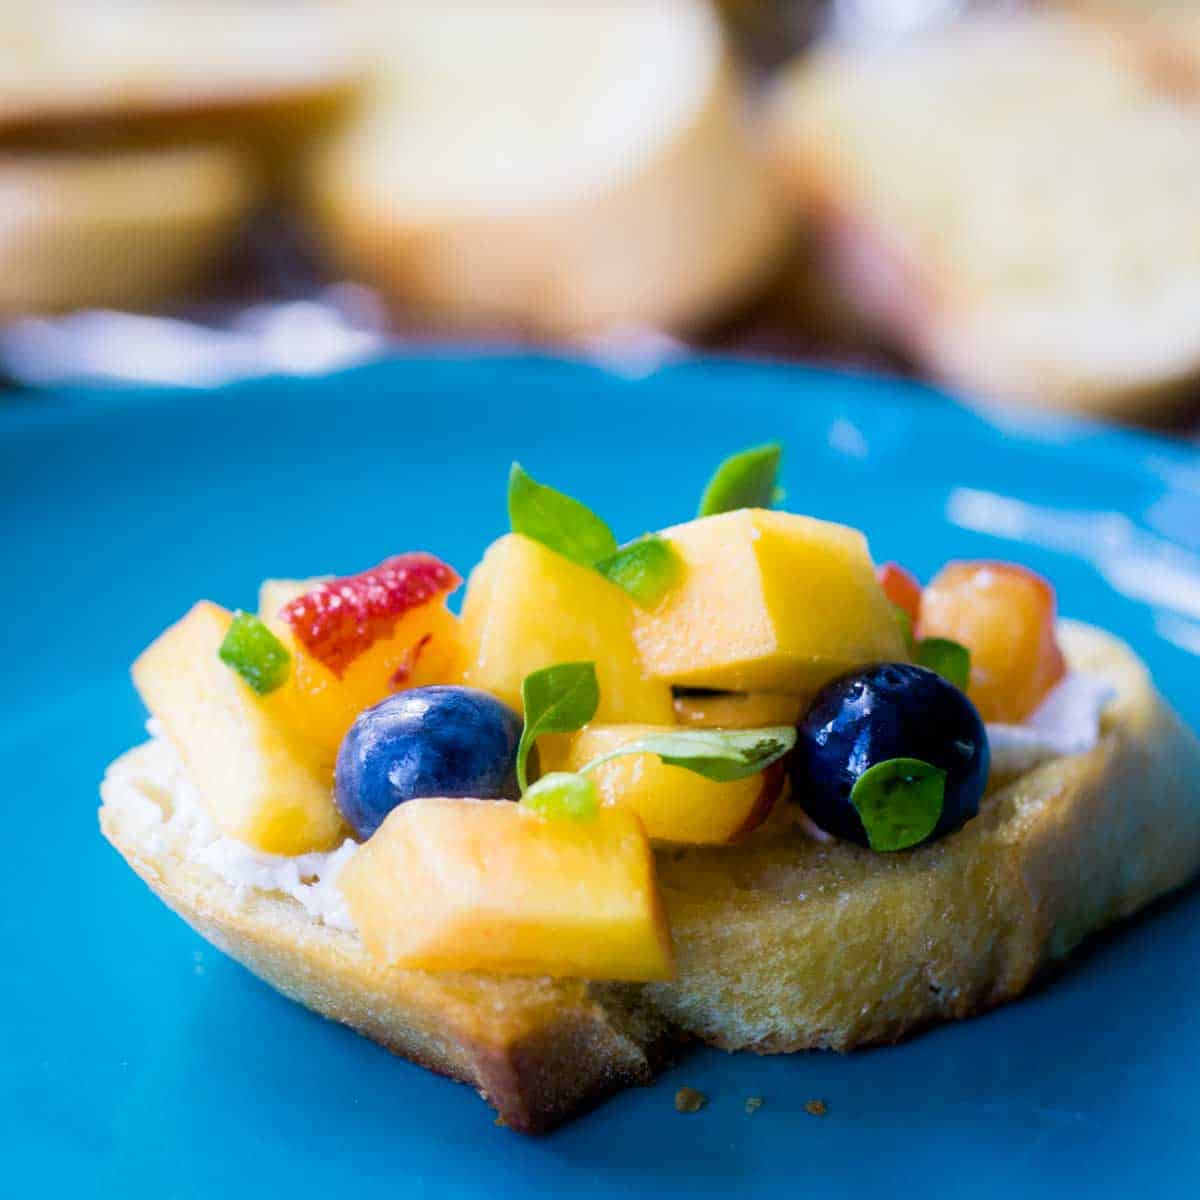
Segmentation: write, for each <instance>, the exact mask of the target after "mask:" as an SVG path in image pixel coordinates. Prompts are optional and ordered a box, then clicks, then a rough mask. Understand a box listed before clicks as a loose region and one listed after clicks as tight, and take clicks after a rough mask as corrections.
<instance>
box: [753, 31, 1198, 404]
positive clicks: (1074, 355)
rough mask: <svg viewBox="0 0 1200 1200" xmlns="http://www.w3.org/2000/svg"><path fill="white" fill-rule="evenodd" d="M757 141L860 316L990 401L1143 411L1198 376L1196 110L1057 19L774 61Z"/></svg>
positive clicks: (1127, 49)
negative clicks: (776, 78) (767, 115)
mask: <svg viewBox="0 0 1200 1200" xmlns="http://www.w3.org/2000/svg"><path fill="white" fill-rule="evenodd" d="M773 114H774V115H773V119H772V121H771V126H772V130H773V134H772V139H771V140H772V143H773V145H774V147H775V148H776V153H777V158H778V161H779V163H780V165H781V168H782V170H783V172H784V174H785V176H786V177H787V179H788V180H789V182H790V183H791V185H792V187H793V189H794V191H795V195H796V197H797V198H798V200H799V203H800V207H801V209H802V210H803V211H804V212H805V213H806V214H807V215H808V216H809V217H810V218H811V219H812V222H813V224H814V226H815V227H816V228H817V229H818V230H819V232H820V234H821V235H822V237H823V239H824V241H825V242H826V243H827V245H828V246H829V248H830V250H831V254H830V260H831V263H832V278H833V279H835V280H836V281H837V282H838V283H839V284H840V286H841V287H842V289H843V290H844V291H846V292H847V293H848V294H849V296H850V299H851V301H852V303H853V305H854V306H855V307H856V308H857V310H858V312H859V313H860V315H861V316H862V317H864V318H865V319H866V321H867V323H868V324H869V325H871V326H872V327H874V328H875V329H876V330H877V331H879V332H881V333H882V334H883V335H884V336H885V337H886V338H888V339H889V340H891V341H892V342H894V343H895V344H897V345H898V346H899V347H900V348H901V349H903V350H905V351H906V352H907V353H909V354H910V355H911V356H912V357H913V358H915V359H916V360H917V361H918V363H920V364H921V365H922V366H923V367H924V368H925V369H926V370H928V371H930V372H931V373H933V374H936V375H937V376H939V377H941V378H942V379H944V380H946V381H947V382H949V383H950V384H951V385H952V386H954V387H956V388H958V389H959V390H962V391H964V392H966V393H967V394H968V395H977V396H982V397H984V398H991V399H998V400H1024V401H1027V402H1030V403H1033V404H1036V405H1041V406H1046V407H1058V408H1068V409H1083V410H1090V411H1094V412H1102V413H1109V414H1121V415H1136V416H1143V415H1146V414H1149V413H1154V412H1155V411H1158V410H1161V409H1163V408H1166V407H1169V406H1170V405H1171V404H1172V403H1175V402H1178V401H1179V400H1181V399H1183V398H1184V397H1186V395H1187V392H1188V389H1189V388H1190V387H1191V385H1193V384H1194V383H1195V381H1196V378H1197V376H1198V375H1200V327H1198V326H1197V324H1196V322H1195V320H1194V319H1193V314H1194V312H1195V311H1196V307H1197V305H1198V304H1200V243H1197V242H1196V240H1195V239H1194V238H1193V237H1192V236H1191V230H1192V228H1193V225H1194V221H1195V215H1194V214H1195V212H1196V210H1197V205H1198V204H1200V154H1198V153H1197V149H1196V147H1197V146H1200V108H1198V107H1197V106H1196V105H1195V104H1194V103H1192V101H1191V99H1190V98H1188V97H1185V96H1181V95H1180V94H1179V93H1178V89H1175V88H1170V87H1167V86H1164V80H1163V79H1162V77H1161V75H1159V74H1156V73H1155V72H1154V71H1152V70H1149V69H1148V68H1147V62H1146V58H1145V56H1144V55H1142V54H1139V53H1137V52H1135V50H1134V49H1133V48H1132V47H1131V46H1130V45H1129V44H1127V43H1126V42H1124V41H1122V40H1121V39H1119V38H1114V37H1112V36H1111V34H1110V33H1108V32H1107V31H1105V30H1103V29H1102V28H1100V27H1099V25H1097V24H1095V23H1092V22H1088V21H1084V20H1078V19H1074V18H1072V17H1070V16H1066V15H1063V14H1060V13H1054V12H1050V13H1041V14H1037V13H1029V12H1026V13H1023V14H1019V15H1010V16H1007V17H1003V18H995V17H993V18H987V19H976V20H972V21H966V22H964V23H962V25H961V26H958V27H955V28H954V29H952V30H950V31H946V32H942V33H940V34H938V35H935V36H930V37H927V38H923V39H920V40H918V41H915V42H913V43H911V44H904V45H902V46H899V47H896V48H893V49H889V50H878V51H874V52H871V51H849V50H844V51H835V50H828V51H825V52H823V53H819V54H817V55H816V56H815V57H813V58H812V59H809V60H806V61H804V62H802V63H799V64H798V65H796V66H795V67H793V68H791V69H789V70H788V71H787V72H785V74H784V76H783V77H782V79H781V80H780V84H779V86H778V89H777V92H776V97H775V104H774V106H773Z"/></svg>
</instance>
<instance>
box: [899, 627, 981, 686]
mask: <svg viewBox="0 0 1200 1200" xmlns="http://www.w3.org/2000/svg"><path fill="white" fill-rule="evenodd" d="M913 657H914V659H915V660H916V662H917V663H918V664H919V665H920V666H922V667H928V668H929V669H930V670H931V671H936V672H937V673H938V674H939V675H940V676H941V677H942V678H943V679H944V680H946V682H947V683H952V684H954V686H955V687H956V688H958V689H959V691H961V692H965V691H966V690H967V684H969V683H970V682H971V652H970V650H968V649H967V648H966V646H960V645H959V644H958V642H952V641H951V640H950V639H949V638H922V639H921V640H920V641H919V642H918V643H917V648H916V651H915V653H914V656H913Z"/></svg>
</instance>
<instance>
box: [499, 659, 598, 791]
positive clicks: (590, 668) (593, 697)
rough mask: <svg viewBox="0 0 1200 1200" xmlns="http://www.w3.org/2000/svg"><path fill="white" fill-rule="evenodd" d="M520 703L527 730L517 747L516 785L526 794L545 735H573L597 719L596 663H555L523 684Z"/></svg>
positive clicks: (522, 734) (531, 676) (535, 673)
mask: <svg viewBox="0 0 1200 1200" xmlns="http://www.w3.org/2000/svg"><path fill="white" fill-rule="evenodd" d="M521 702H522V704H523V705H524V706H525V728H524V729H523V730H522V731H521V741H520V742H519V744H518V745H517V783H518V784H519V785H520V788H521V791H522V793H523V792H524V791H525V788H526V786H527V783H528V779H527V776H526V768H527V766H528V762H529V752H530V750H532V749H533V744H534V742H536V741H537V739H538V738H539V737H540V736H541V735H542V734H543V733H574V732H575V730H576V729H579V728H581V727H582V726H584V725H586V724H587V723H588V722H589V721H590V720H591V719H592V718H593V717H594V716H595V715H596V709H597V708H599V707H600V683H599V681H598V680H597V679H596V665H595V663H590V662H577V663H556V664H555V665H554V666H552V667H543V668H542V670H540V671H534V672H533V673H532V674H530V675H526V676H525V681H524V682H523V683H522V684H521Z"/></svg>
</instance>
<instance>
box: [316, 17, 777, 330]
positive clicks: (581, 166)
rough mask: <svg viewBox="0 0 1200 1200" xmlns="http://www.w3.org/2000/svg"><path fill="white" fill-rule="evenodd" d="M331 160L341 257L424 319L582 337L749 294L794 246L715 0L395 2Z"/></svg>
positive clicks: (676, 321)
mask: <svg viewBox="0 0 1200 1200" xmlns="http://www.w3.org/2000/svg"><path fill="white" fill-rule="evenodd" d="M376 42H377V44H378V46H379V47H380V55H381V57H382V58H384V59H385V60H386V61H385V62H383V63H382V65H381V75H380V79H379V82H378V86H377V88H376V92H375V95H374V97H373V99H372V100H371V101H370V102H368V104H367V105H366V106H365V108H364V111H363V113H362V116H361V118H360V119H359V120H358V121H357V122H356V123H355V124H354V125H353V126H352V127H351V128H350V129H349V130H348V131H347V133H346V135H345V136H344V137H343V138H340V139H338V140H337V141H336V142H335V143H334V144H332V145H331V146H330V147H329V149H328V151H327V153H325V154H323V155H320V156H318V159H317V161H316V163H315V167H314V175H313V183H312V192H313V196H314V206H315V209H316V211H317V213H318V214H319V216H320V218H321V220H322V222H323V225H324V227H325V228H326V230H327V233H328V240H329V242H330V245H331V248H332V249H333V250H334V251H335V252H336V253H338V254H340V256H341V257H342V258H343V259H344V260H345V261H346V262H347V264H348V265H349V266H350V267H351V269H352V270H354V271H355V272H356V273H357V274H359V275H361V276H363V277H364V278H368V279H370V280H372V281H374V282H375V283H377V284H378V285H379V286H380V287H382V288H383V289H384V290H385V291H386V292H387V293H388V294H389V295H390V296H391V297H392V298H393V299H394V300H396V301H398V302H400V303H402V304H404V305H406V306H408V308H409V309H410V311H411V312H412V313H413V314H415V315H417V316H424V317H427V318H429V319H432V320H436V321H437V322H439V323H441V324H443V325H444V324H451V325H453V324H463V325H474V326H489V325H491V326H497V327H500V328H505V329H517V330H521V331H525V332H529V333H533V334H538V335H553V336H558V335H566V336H569V335H574V334H578V333H590V332H593V331H598V330H604V329H606V328H609V327H612V326H622V325H627V326H632V325H653V326H665V327H669V328H677V327H681V326H690V325H694V324H696V323H698V322H703V321H705V320H707V319H709V318H711V317H713V316H714V315H716V314H719V313H720V312H722V311H723V310H724V309H725V308H727V307H728V306H729V305H731V304H735V303H737V302H738V301H740V300H741V299H742V298H743V297H744V296H746V294H747V293H748V292H749V291H750V290H752V289H753V288H754V287H755V285H756V284H758V283H759V282H760V281H761V280H762V278H763V275H764V273H766V272H769V271H770V270H771V268H772V265H773V261H774V258H775V255H776V251H777V250H778V249H779V247H780V244H781V240H782V239H783V238H784V237H785V236H786V231H785V222H784V221H783V219H782V209H781V205H780V202H779V199H778V197H777V195H776V191H775V185H774V183H773V181H772V180H771V178H770V173H769V171H768V169H767V166H766V163H765V160H764V159H762V158H761V156H760V155H759V154H758V153H757V148H756V147H755V146H754V145H753V143H752V140H751V137H750V134H749V132H748V131H747V129H746V127H745V125H744V123H743V121H742V114H741V112H740V105H741V97H740V95H739V92H738V89H737V87H736V80H735V73H734V70H733V67H732V65H731V62H730V58H729V54H728V51H727V47H726V44H725V40H724V37H723V35H722V30H721V26H720V23H719V21H718V18H717V16H716V14H715V13H714V12H713V10H712V8H711V6H710V5H709V4H707V3H705V2H704V0H643V2H641V3H637V4H609V3H603V2H597V0H587V2H586V3H582V2H581V3H575V4H571V5H557V6H555V5H548V4H544V3H537V2H528V0H526V2H522V3H516V4H503V5H495V4H492V5H489V4H463V3H451V4H439V3H429V2H428V0H424V2H422V3H420V4H410V5H403V6H395V7H390V8H388V9H387V12H386V15H385V16H384V18H383V19H382V20H381V22H380V25H379V32H378V34H377V37H376Z"/></svg>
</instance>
